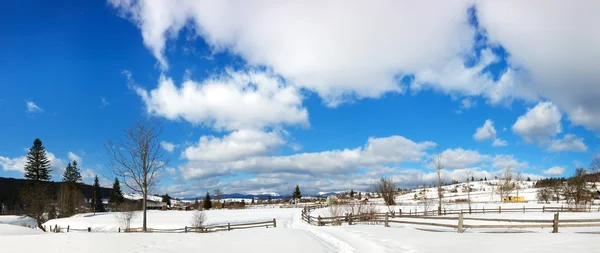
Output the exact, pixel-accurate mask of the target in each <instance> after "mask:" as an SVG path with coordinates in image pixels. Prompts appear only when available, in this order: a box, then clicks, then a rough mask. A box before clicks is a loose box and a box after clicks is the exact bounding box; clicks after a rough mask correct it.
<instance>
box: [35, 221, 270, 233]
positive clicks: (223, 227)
mask: <svg viewBox="0 0 600 253" xmlns="http://www.w3.org/2000/svg"><path fill="white" fill-rule="evenodd" d="M270 227H273V228H275V227H277V220H276V219H275V218H273V220H269V221H259V222H249V223H233V224H232V223H227V224H217V225H209V226H203V227H188V226H186V227H183V228H148V229H147V231H145V232H147V233H188V232H190V233H194V232H195V233H210V232H218V231H231V230H238V229H249V228H270ZM44 228H46V226H44ZM46 231H48V232H54V233H59V232H67V233H68V232H74V231H77V232H96V231H92V228H91V227H87V228H71V226H67V227H66V228H65V227H59V226H58V225H54V227H52V226H49V229H47V230H46ZM117 232H118V233H120V232H126V233H128V232H144V231H143V229H142V228H128V229H121V228H120V227H119V228H118V231H117Z"/></svg>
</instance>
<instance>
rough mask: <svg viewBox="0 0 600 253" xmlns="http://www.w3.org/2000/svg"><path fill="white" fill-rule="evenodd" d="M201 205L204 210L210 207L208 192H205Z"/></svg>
mask: <svg viewBox="0 0 600 253" xmlns="http://www.w3.org/2000/svg"><path fill="white" fill-rule="evenodd" d="M202 207H203V208H204V209H206V210H208V209H211V208H212V201H211V200H210V194H208V192H206V197H204V201H203V202H202Z"/></svg>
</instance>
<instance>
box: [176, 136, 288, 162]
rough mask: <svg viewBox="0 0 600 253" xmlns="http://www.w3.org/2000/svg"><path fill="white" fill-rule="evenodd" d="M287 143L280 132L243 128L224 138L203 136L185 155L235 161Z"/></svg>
mask: <svg viewBox="0 0 600 253" xmlns="http://www.w3.org/2000/svg"><path fill="white" fill-rule="evenodd" d="M285 143H286V142H285V140H284V139H283V138H282V137H281V136H280V134H279V133H278V132H269V133H267V132H263V131H258V130H249V129H242V130H238V131H234V132H232V133H230V134H229V135H227V136H224V137H223V138H217V137H214V136H202V137H200V140H199V141H198V143H197V145H194V146H191V147H188V148H186V149H185V151H184V152H183V156H184V157H185V158H187V159H188V160H202V161H213V162H223V161H233V160H239V159H241V158H245V157H250V156H256V155H263V154H265V153H267V152H269V151H272V150H273V149H275V148H276V147H279V146H281V145H284V144H285Z"/></svg>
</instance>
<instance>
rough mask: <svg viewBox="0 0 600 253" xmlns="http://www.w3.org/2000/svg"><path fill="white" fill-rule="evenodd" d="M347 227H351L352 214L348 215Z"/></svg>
mask: <svg viewBox="0 0 600 253" xmlns="http://www.w3.org/2000/svg"><path fill="white" fill-rule="evenodd" d="M348 225H352V213H350V214H349V215H348Z"/></svg>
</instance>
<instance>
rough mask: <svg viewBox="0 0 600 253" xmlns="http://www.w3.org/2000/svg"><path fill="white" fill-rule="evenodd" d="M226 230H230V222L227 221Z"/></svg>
mask: <svg viewBox="0 0 600 253" xmlns="http://www.w3.org/2000/svg"><path fill="white" fill-rule="evenodd" d="M227 231H231V223H227Z"/></svg>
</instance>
